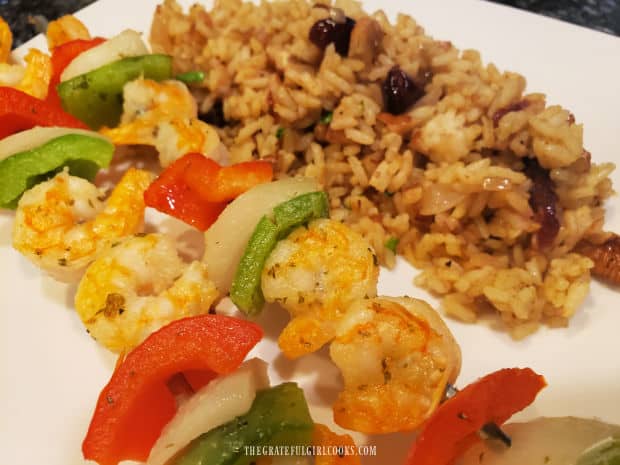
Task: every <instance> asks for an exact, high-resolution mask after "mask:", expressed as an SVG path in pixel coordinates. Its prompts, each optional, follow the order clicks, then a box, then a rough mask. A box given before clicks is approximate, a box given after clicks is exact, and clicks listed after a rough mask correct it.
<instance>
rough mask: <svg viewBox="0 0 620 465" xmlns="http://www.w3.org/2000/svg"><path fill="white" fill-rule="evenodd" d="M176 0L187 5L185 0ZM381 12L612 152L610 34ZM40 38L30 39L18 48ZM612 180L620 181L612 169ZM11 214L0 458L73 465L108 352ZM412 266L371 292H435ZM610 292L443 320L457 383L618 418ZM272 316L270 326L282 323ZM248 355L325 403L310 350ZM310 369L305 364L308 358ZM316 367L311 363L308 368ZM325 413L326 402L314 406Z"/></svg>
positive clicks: (476, 6)
mask: <svg viewBox="0 0 620 465" xmlns="http://www.w3.org/2000/svg"><path fill="white" fill-rule="evenodd" d="M156 3H157V2H156V0H133V1H127V0H101V1H99V2H98V3H96V4H93V5H91V6H89V7H88V8H86V9H84V10H83V11H82V12H80V13H79V14H78V16H79V17H80V18H81V19H82V20H83V21H84V22H85V23H86V24H87V25H88V27H89V28H90V30H91V31H92V33H93V34H94V35H101V36H108V37H109V36H111V35H113V34H115V33H118V32H120V31H121V30H122V29H125V28H128V27H130V28H134V29H137V30H141V31H148V27H149V25H150V20H151V16H152V12H153V10H154V7H155V5H156ZM183 3H185V4H188V3H190V2H188V1H184V2H183ZM365 3H366V9H367V10H369V11H374V10H375V9H378V8H384V9H385V10H386V12H387V13H388V14H389V15H390V16H391V17H392V18H394V17H395V15H396V13H397V12H398V11H399V10H400V11H405V12H407V13H409V14H411V15H413V16H414V17H415V18H416V19H417V20H418V21H419V23H420V24H422V25H423V26H424V27H425V28H426V30H427V31H429V33H430V34H432V35H433V36H434V37H437V38H443V39H448V40H451V41H452V42H453V43H454V44H455V45H456V46H458V47H460V48H475V49H478V50H480V51H481V52H482V56H483V59H484V60H485V61H492V62H494V63H495V64H497V65H498V66H499V67H500V68H501V69H505V70H513V71H517V72H520V73H522V74H524V75H525V76H526V77H527V78H528V90H530V91H540V92H545V93H546V94H547V95H548V102H549V103H561V104H562V105H564V106H565V107H567V108H569V109H571V111H573V113H574V114H575V115H576V117H577V120H578V121H580V122H583V123H584V124H585V145H586V147H588V149H589V150H590V151H591V152H592V155H593V159H594V160H595V161H616V162H617V158H618V156H617V155H618V153H619V149H618V140H619V139H618V137H619V134H620V123H619V121H620V119H619V118H618V110H619V109H620V92H619V91H618V82H619V81H620V61H619V60H618V58H619V57H620V40H619V39H618V38H615V37H612V36H608V35H605V34H601V33H597V32H594V31H591V30H587V29H583V28H579V27H576V26H572V25H569V24H565V23H561V22H558V21H555V20H550V19H547V18H543V17H540V16H536V15H532V14H528V13H524V12H521V11H518V10H514V9H509V8H505V7H501V6H497V5H494V4H490V3H486V2H480V1H476V0H450V1H448V0H443V1H441V2H440V1H434V0H416V1H415V2H413V1H411V2H408V1H406V0H402V1H400V2H397V1H392V2H385V1H383V2H381V1H379V0H369V1H367V2H365ZM31 46H35V47H42V48H45V42H44V40H43V38H42V37H37V38H35V39H33V40H32V41H30V42H29V43H28V44H26V45H24V46H22V47H21V48H20V49H19V50H18V52H17V54H18V55H23V54H24V53H25V51H26V49H27V48H28V47H31ZM613 179H614V183H615V185H616V186H618V185H620V176H619V174H618V172H616V173H614V174H613ZM619 205H620V204H619V203H618V200H617V199H616V198H613V199H612V200H611V201H610V202H609V214H608V219H607V227H608V229H612V230H615V231H620V215H619V214H618V206H619ZM12 217H13V216H12V214H11V213H9V212H1V213H0V264H1V266H0V296H1V297H2V309H1V311H0V344H1V349H0V369H1V371H0V373H1V375H2V380H1V382H0V451H1V452H0V454H1V456H2V459H0V462H1V463H3V464H11V465H26V464H29V465H32V464H45V465H77V464H80V463H83V460H82V458H81V450H80V446H81V441H82V438H83V437H84V434H85V432H86V428H87V426H88V422H89V419H90V415H91V412H92V410H93V407H94V405H95V401H96V399H97V396H98V393H99V391H100V389H101V388H102V387H103V386H104V384H105V383H106V382H107V380H108V378H109V376H110V374H111V371H112V367H113V363H114V357H113V356H112V355H110V354H109V353H107V352H106V351H105V350H103V349H101V348H99V347H97V345H96V344H95V343H94V342H93V341H92V339H90V338H89V337H88V336H87V334H86V332H85V330H84V328H83V326H82V324H81V323H80V321H79V318H78V317H77V315H76V314H75V313H74V312H73V310H71V307H72V296H73V292H74V290H75V288H74V287H71V286H65V285H62V284H59V283H57V282H55V281H53V280H52V279H50V278H48V277H45V276H43V275H42V274H41V273H40V272H39V271H38V270H37V269H35V268H34V267H33V266H31V265H30V264H29V263H28V262H27V261H26V260H25V259H23V258H22V257H21V256H20V255H19V254H18V253H17V252H16V251H14V250H13V249H12V248H11V244H10V240H11V223H12ZM414 274H415V271H414V270H413V269H412V268H411V267H409V266H408V265H407V264H405V263H403V262H400V263H399V265H398V266H397V268H396V269H395V270H393V271H391V272H387V271H385V270H383V271H382V274H381V282H380V291H381V292H382V293H384V294H390V295H400V294H409V295H413V296H419V297H423V298H427V299H428V300H429V301H431V302H432V303H434V304H436V301H435V300H433V299H432V298H430V296H428V294H426V293H424V292H423V291H421V290H419V289H416V288H414V287H413V286H412V284H411V279H412V277H413V276H414ZM619 296H620V294H618V293H616V292H614V291H612V290H611V289H610V288H607V287H605V286H603V285H601V284H599V283H597V282H594V283H593V284H592V289H591V293H590V296H589V297H588V299H587V301H586V303H585V305H584V306H583V308H582V309H581V310H580V311H579V313H578V314H577V315H576V316H575V317H574V318H573V319H572V321H571V324H570V327H569V328H568V329H554V330H542V331H540V332H538V333H537V334H535V335H534V336H532V337H530V338H529V339H527V340H525V341H523V342H514V341H512V340H511V339H510V338H509V336H508V335H507V334H505V333H501V332H495V331H493V330H491V329H489V328H487V327H484V326H479V325H464V324H460V323H457V322H454V321H450V320H449V321H448V324H449V325H450V327H451V329H452V330H453V331H454V333H455V335H456V338H457V339H458V341H459V343H460V344H461V347H462V349H463V358H464V363H463V371H462V374H461V376H460V378H459V385H461V386H463V385H466V384H467V383H468V382H470V381H472V380H474V379H476V378H477V377H478V376H480V375H482V374H485V373H487V372H490V371H493V370H496V369H498V368H502V367H511V366H530V367H532V368H534V369H535V370H537V371H538V372H540V373H542V374H544V375H545V376H546V378H547V380H548V382H549V387H548V388H547V389H546V390H545V391H544V392H543V393H542V394H541V395H540V397H539V398H538V400H537V401H536V403H535V404H534V405H533V406H532V407H530V408H529V409H527V410H526V411H525V412H523V413H522V414H521V415H520V416H521V417H523V418H525V417H533V416H538V415H547V416H549V415H577V416H585V417H599V418H602V419H604V420H607V421H610V422H615V423H620V356H619V352H620V351H619V349H620V343H619V342H618V340H619V332H620V308H618V307H619V305H618V297H619ZM279 315H280V317H273V316H272V317H271V319H272V320H273V319H274V318H275V320H277V321H275V322H274V323H273V324H271V325H270V326H274V325H275V326H278V325H281V324H283V322H284V321H285V319H284V318H282V317H283V315H282V314H279ZM268 336H269V338H268V340H267V341H265V342H263V343H262V345H261V347H260V348H259V350H258V352H260V354H261V355H262V356H263V357H264V358H266V359H267V360H268V361H271V360H275V363H274V364H273V365H272V367H271V375H272V380H273V381H275V382H277V381H278V380H279V379H280V378H292V379H295V380H299V381H300V382H301V384H303V386H304V387H305V388H306V389H307V393H308V397H309V400H310V402H311V403H312V404H313V405H317V404H320V403H323V404H325V403H326V402H329V401H330V400H333V398H334V396H335V394H336V392H337V389H338V386H339V384H338V383H339V377H338V373H337V370H336V369H335V368H333V367H332V366H331V365H330V364H329V363H328V362H327V361H325V360H324V359H323V358H321V357H320V356H317V355H313V356H309V357H306V358H305V359H302V360H301V361H300V362H299V363H297V364H296V365H293V364H290V363H287V362H286V361H284V359H283V358H282V357H279V356H278V355H277V349H276V346H275V344H274V342H273V338H274V331H273V330H272V331H268ZM317 367H318V368H317ZM319 371H320V372H319ZM314 413H315V415H316V417H317V418H320V419H321V420H322V421H325V419H326V418H327V419H329V410H328V409H326V408H323V409H314ZM410 440H411V435H389V436H384V437H379V438H376V437H375V438H370V439H368V441H369V443H370V444H374V445H376V446H377V454H378V456H377V457H376V458H375V459H373V460H368V461H367V463H376V464H386V463H390V464H392V463H393V464H398V463H402V457H403V456H404V454H405V451H406V448H407V446H408V444H409V443H410Z"/></svg>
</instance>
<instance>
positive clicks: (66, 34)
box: [46, 15, 90, 50]
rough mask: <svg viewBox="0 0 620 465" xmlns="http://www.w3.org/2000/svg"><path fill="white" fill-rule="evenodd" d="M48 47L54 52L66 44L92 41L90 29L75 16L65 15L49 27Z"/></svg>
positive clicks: (52, 22)
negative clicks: (74, 41) (81, 40)
mask: <svg viewBox="0 0 620 465" xmlns="http://www.w3.org/2000/svg"><path fill="white" fill-rule="evenodd" d="M46 35H47V47H48V48H49V49H50V50H52V49H54V48H55V47H58V46H59V45H62V44H64V43H66V42H71V41H72V40H77V39H84V40H88V39H90V33H89V32H88V28H87V27H86V26H85V25H84V23H82V21H80V20H79V19H77V18H76V17H75V16H73V15H65V16H62V17H60V18H58V19H57V20H55V21H51V22H50V23H49V24H48V25H47V33H46Z"/></svg>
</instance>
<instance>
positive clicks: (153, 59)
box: [57, 55, 172, 129]
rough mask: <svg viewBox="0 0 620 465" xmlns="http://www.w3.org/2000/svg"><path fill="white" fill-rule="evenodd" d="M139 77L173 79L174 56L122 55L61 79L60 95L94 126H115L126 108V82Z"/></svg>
mask: <svg viewBox="0 0 620 465" xmlns="http://www.w3.org/2000/svg"><path fill="white" fill-rule="evenodd" d="M139 77H144V78H146V79H153V80H155V81H162V80H164V79H170V78H171V77H172V58H171V57H170V56H168V55H143V56H137V57H129V58H123V59H122V60H119V61H115V62H113V63H110V64H108V65H105V66H102V67H101V68H97V69H94V70H93V71H90V72H88V73H86V74H82V75H80V76H76V77H74V78H73V79H69V80H68V81H64V82H61V83H60V84H59V85H58V87H57V89H58V95H60V100H61V101H62V106H63V107H64V109H65V110H66V111H68V112H69V113H71V114H72V115H73V116H75V117H77V118H79V119H80V120H82V121H84V122H85V123H86V124H88V125H89V126H90V127H91V128H93V129H99V128H100V127H101V126H109V127H114V126H116V125H118V123H119V121H120V117H121V114H122V112H123V86H124V85H125V84H126V83H127V82H129V81H133V80H134V79H137V78H139Z"/></svg>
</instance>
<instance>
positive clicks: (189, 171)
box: [144, 153, 273, 231]
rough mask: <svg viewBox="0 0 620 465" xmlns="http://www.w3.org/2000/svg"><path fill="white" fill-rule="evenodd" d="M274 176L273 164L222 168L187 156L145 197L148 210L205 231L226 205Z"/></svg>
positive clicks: (262, 163) (189, 154)
mask: <svg viewBox="0 0 620 465" xmlns="http://www.w3.org/2000/svg"><path fill="white" fill-rule="evenodd" d="M272 176H273V168H272V166H271V164H270V163H268V162H264V161H253V162H247V163H239V164H236V165H232V166H227V167H221V166H220V165H219V164H217V162H215V161H214V160H212V159H210V158H207V157H205V156H203V155H201V154H199V153H188V154H187V155H184V156H183V157H181V158H179V159H178V160H177V161H175V162H174V163H173V164H172V165H170V166H169V167H168V168H166V169H165V170H164V171H163V172H162V173H161V175H160V176H159V178H157V179H156V180H155V181H154V182H153V183H152V184H151V186H150V187H149V188H148V189H147V191H146V192H145V194H144V200H145V202H146V205H148V206H149V207H153V208H156V209H157V210H159V211H161V212H164V213H167V214H169V215H172V216H174V217H176V218H179V219H180V220H183V221H185V222H186V223H188V224H191V225H193V226H195V227H197V228H198V229H201V230H203V231H205V230H207V229H208V228H209V226H211V225H212V224H213V223H214V222H215V220H216V219H217V217H218V216H219V214H220V213H221V212H222V210H223V209H224V208H225V207H226V203H227V202H228V201H230V200H232V199H234V198H235V197H237V196H238V195H239V194H242V193H243V192H245V191H247V190H248V189H250V188H252V187H254V186H255V185H257V184H260V183H264V182H269V181H271V178H272Z"/></svg>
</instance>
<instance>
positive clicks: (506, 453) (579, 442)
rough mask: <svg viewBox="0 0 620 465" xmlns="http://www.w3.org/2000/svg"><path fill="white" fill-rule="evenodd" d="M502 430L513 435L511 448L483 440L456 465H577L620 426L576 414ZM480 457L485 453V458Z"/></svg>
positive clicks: (614, 433) (540, 419) (516, 425)
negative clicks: (598, 443) (546, 464)
mask: <svg viewBox="0 0 620 465" xmlns="http://www.w3.org/2000/svg"><path fill="white" fill-rule="evenodd" d="M502 430H504V431H505V432H506V433H507V434H508V436H510V437H511V438H512V446H511V447H510V449H508V448H506V447H502V446H501V444H500V445H498V444H497V442H496V441H491V440H487V441H481V442H478V443H476V444H475V445H474V446H472V447H471V448H469V449H468V450H467V452H465V454H464V455H463V457H462V458H461V459H460V460H457V462H456V465H480V463H483V464H489V465H525V464H531V463H540V464H544V463H549V464H558V465H560V464H561V465H574V464H575V462H576V461H577V459H578V458H579V456H580V455H581V453H582V452H583V451H584V450H586V449H587V448H589V447H590V446H592V445H593V444H595V443H597V442H599V441H601V440H602V439H605V438H607V437H609V436H614V435H618V434H620V426H616V425H609V424H607V423H603V422H600V421H597V420H589V419H584V418H575V417H561V418H539V419H536V420H534V421H531V422H528V423H511V424H507V425H503V426H502ZM480 457H484V460H483V461H482V462H481V461H480Z"/></svg>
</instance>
